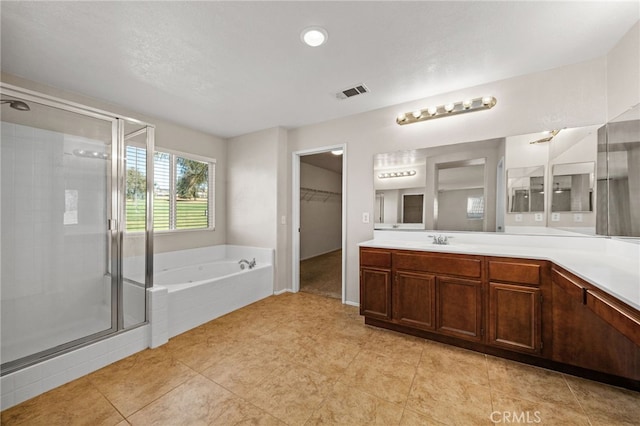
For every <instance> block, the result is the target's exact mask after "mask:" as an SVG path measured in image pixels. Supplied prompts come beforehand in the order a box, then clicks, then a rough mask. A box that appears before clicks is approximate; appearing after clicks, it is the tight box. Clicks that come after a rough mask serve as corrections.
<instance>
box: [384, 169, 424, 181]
mask: <svg viewBox="0 0 640 426" xmlns="http://www.w3.org/2000/svg"><path fill="white" fill-rule="evenodd" d="M415 174H416V171H415V170H404V171H399V172H385V173H379V174H378V178H379V179H387V178H394V177H408V176H415Z"/></svg>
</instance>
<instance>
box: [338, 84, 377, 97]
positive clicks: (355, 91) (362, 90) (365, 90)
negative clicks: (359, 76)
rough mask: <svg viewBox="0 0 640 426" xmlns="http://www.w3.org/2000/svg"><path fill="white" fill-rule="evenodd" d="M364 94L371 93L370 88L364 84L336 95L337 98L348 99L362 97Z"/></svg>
mask: <svg viewBox="0 0 640 426" xmlns="http://www.w3.org/2000/svg"><path fill="white" fill-rule="evenodd" d="M363 93H369V88H368V87H367V86H365V85H364V84H358V85H357V86H355V87H349V88H348V89H344V90H342V91H340V92H338V93H336V98H338V99H347V98H351V97H353V96H357V95H362V94H363Z"/></svg>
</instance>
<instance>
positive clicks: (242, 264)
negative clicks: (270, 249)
mask: <svg viewBox="0 0 640 426" xmlns="http://www.w3.org/2000/svg"><path fill="white" fill-rule="evenodd" d="M238 263H239V264H240V269H244V268H245V267H247V266H248V267H249V269H253V268H255V266H256V258H255V257H254V258H253V260H252V261H251V262H249V261H248V260H247V259H241V260H240V261H239V262H238Z"/></svg>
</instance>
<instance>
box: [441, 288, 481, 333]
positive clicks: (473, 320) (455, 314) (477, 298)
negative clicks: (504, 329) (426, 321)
mask: <svg viewBox="0 0 640 426" xmlns="http://www.w3.org/2000/svg"><path fill="white" fill-rule="evenodd" d="M436 305H437V309H436V329H437V331H438V332H440V333H443V334H449V335H453V336H456V337H461V338H463V339H467V340H474V341H479V340H481V339H482V283H481V282H480V281H472V280H463V279H459V278H448V277H437V278H436Z"/></svg>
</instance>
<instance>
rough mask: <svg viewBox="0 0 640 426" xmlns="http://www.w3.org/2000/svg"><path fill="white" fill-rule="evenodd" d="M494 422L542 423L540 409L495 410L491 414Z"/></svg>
mask: <svg viewBox="0 0 640 426" xmlns="http://www.w3.org/2000/svg"><path fill="white" fill-rule="evenodd" d="M489 418H490V419H491V421H492V422H493V423H540V422H541V421H542V418H541V417H540V411H520V412H517V411H494V412H492V413H491V415H490V416H489Z"/></svg>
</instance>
